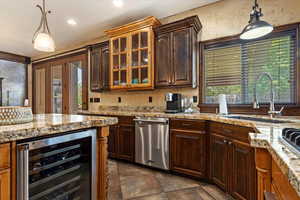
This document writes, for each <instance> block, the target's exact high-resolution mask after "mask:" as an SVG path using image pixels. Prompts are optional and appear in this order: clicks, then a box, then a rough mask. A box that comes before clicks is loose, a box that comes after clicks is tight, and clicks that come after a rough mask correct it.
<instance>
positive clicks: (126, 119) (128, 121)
mask: <svg viewBox="0 0 300 200" xmlns="http://www.w3.org/2000/svg"><path fill="white" fill-rule="evenodd" d="M133 118H134V117H131V116H118V120H119V124H120V125H131V126H133V125H134V123H133Z"/></svg>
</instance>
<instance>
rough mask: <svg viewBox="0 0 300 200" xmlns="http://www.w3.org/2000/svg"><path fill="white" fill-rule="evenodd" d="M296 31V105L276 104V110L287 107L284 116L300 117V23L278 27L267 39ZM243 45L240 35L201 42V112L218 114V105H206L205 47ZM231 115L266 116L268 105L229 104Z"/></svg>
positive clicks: (199, 105) (199, 104)
mask: <svg viewBox="0 0 300 200" xmlns="http://www.w3.org/2000/svg"><path fill="white" fill-rule="evenodd" d="M290 30H294V31H296V50H295V54H296V55H295V84H296V86H295V95H294V96H295V100H294V101H295V103H290V104H279V103H276V104H275V107H276V109H279V108H280V107H282V106H285V107H286V108H285V109H284V112H283V114H284V115H300V31H299V30H300V23H293V24H287V25H282V26H277V27H275V28H274V31H273V33H272V34H271V35H269V36H267V37H265V38H270V37H274V36H276V35H278V34H281V33H282V32H285V31H290ZM235 43H241V41H240V39H239V35H234V36H228V37H222V38H217V39H212V40H207V41H202V42H199V54H200V63H199V67H200V69H199V103H198V107H199V108H200V111H201V112H210V113H217V109H218V104H207V103H205V66H204V47H206V46H222V45H225V44H226V45H227V44H235ZM228 107H229V111H230V113H240V114H266V113H267V111H268V109H269V104H268V103H262V104H261V107H260V109H253V107H252V104H229V105H228Z"/></svg>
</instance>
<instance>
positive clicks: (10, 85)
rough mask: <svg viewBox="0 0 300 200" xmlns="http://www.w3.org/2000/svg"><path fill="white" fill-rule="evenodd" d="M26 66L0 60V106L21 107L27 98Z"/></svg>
mask: <svg viewBox="0 0 300 200" xmlns="http://www.w3.org/2000/svg"><path fill="white" fill-rule="evenodd" d="M26 71H27V65H26V64H23V63H19V62H13V61H8V60H2V59H0V106H22V105H24V100H25V99H26V98H27V97H26V96H27V89H26V87H27V79H26V75H27V72H26Z"/></svg>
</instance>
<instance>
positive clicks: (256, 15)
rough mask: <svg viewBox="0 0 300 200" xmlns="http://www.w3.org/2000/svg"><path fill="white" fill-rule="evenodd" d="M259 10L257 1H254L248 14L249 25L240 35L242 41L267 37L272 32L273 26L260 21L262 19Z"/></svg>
mask: <svg viewBox="0 0 300 200" xmlns="http://www.w3.org/2000/svg"><path fill="white" fill-rule="evenodd" d="M262 16H263V14H262V11H261V8H259V6H258V3H257V0H255V1H254V6H253V7H252V12H251V14H250V20H249V22H248V23H249V24H248V25H247V26H246V27H245V28H244V30H243V32H242V33H241V35H240V38H241V39H242V40H251V39H256V38H260V37H263V36H265V35H268V34H269V33H271V32H272V31H273V29H274V28H273V26H272V25H271V24H269V23H268V22H265V21H261V20H260V17H262Z"/></svg>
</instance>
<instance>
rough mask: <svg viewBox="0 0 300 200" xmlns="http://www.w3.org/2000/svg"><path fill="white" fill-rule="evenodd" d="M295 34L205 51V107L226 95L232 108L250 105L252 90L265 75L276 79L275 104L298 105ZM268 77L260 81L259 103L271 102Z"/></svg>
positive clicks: (285, 33) (212, 47) (258, 89)
mask: <svg viewBox="0 0 300 200" xmlns="http://www.w3.org/2000/svg"><path fill="white" fill-rule="evenodd" d="M295 59H296V31H285V32H281V33H276V34H273V35H272V37H269V38H265V39H260V40H255V41H247V42H244V41H240V40H239V41H235V42H230V43H227V44H226V43H223V44H222V43H220V44H217V45H215V44H214V45H213V46H206V47H205V49H204V67H205V77H204V78H205V103H208V104H215V103H218V95H219V94H226V95H227V101H228V102H229V103H231V104H250V103H252V101H253V96H254V94H253V88H254V83H255V81H256V79H257V77H258V76H259V75H260V74H261V73H262V72H267V73H269V74H270V75H271V76H272V78H273V85H274V93H275V102H276V103H294V102H295V85H296V82H295V72H296V67H295V66H296V63H295ZM270 87H271V86H270V82H269V80H268V79H267V77H262V78H261V80H259V81H257V96H258V100H259V101H260V102H263V103H267V102H269V101H270V92H269V91H270Z"/></svg>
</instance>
